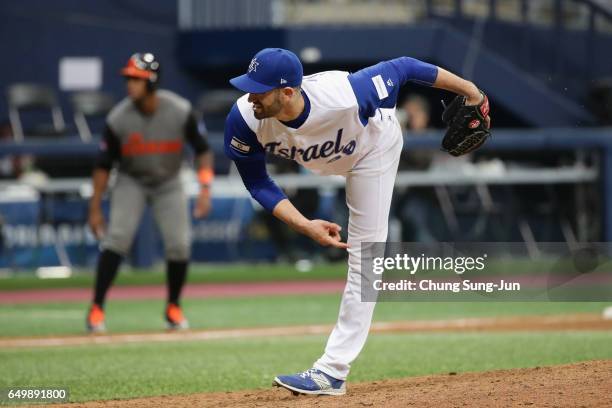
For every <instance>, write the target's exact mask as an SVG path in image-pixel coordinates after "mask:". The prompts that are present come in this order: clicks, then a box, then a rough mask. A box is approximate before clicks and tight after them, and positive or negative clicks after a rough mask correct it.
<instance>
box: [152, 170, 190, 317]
mask: <svg viewBox="0 0 612 408" xmlns="http://www.w3.org/2000/svg"><path fill="white" fill-rule="evenodd" d="M151 200H152V208H153V214H154V216H155V221H156V222H157V225H158V227H159V230H160V232H161V234H162V238H163V241H164V252H165V256H166V275H167V280H166V282H167V286H168V304H167V306H166V321H167V323H168V328H170V329H185V328H187V327H188V322H187V319H185V317H184V316H183V313H182V310H181V307H180V296H181V292H182V289H183V286H184V284H185V280H186V278H187V266H188V262H189V258H190V256H191V219H190V217H189V208H188V201H187V196H186V194H185V192H184V190H183V186H182V183H181V181H180V179H179V178H178V177H176V178H175V179H173V180H170V181H168V182H166V183H164V184H163V185H162V186H160V187H158V188H157V189H155V191H154V192H153V195H152V197H151Z"/></svg>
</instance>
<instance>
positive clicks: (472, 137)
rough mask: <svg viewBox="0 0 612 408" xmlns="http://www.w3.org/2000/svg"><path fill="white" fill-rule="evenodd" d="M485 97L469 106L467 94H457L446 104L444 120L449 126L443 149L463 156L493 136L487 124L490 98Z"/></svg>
mask: <svg viewBox="0 0 612 408" xmlns="http://www.w3.org/2000/svg"><path fill="white" fill-rule="evenodd" d="M481 93H482V96H483V97H484V98H483V100H482V102H481V103H480V104H478V105H471V106H467V105H466V104H465V101H466V97H465V96H456V97H455V99H453V101H452V102H451V103H450V105H448V106H444V113H442V120H443V121H444V123H445V124H446V126H448V130H447V131H446V135H444V139H443V140H442V150H443V151H445V152H448V153H449V154H451V155H453V156H455V157H456V156H461V155H464V154H466V153H470V152H472V151H474V150H476V149H478V148H479V147H480V146H482V144H483V143H484V142H485V141H486V140H487V139H488V138H489V136H491V132H490V131H489V126H488V124H487V116H489V98H487V95H485V94H484V92H482V91H481Z"/></svg>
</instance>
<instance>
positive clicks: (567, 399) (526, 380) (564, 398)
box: [62, 360, 612, 408]
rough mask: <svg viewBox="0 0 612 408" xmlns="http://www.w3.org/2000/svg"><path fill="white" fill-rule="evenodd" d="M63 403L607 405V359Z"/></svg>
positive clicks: (611, 378)
mask: <svg viewBox="0 0 612 408" xmlns="http://www.w3.org/2000/svg"><path fill="white" fill-rule="evenodd" d="M62 406H63V407H77V406H78V407H81V406H83V407H91V408H93V407H118V408H119V407H120V408H123V407H134V408H140V407H189V408H192V407H232V408H234V407H235V408H241V407H274V408H283V407H287V408H289V407H291V408H293V407H296V408H297V407H389V408H396V407H397V408H399V407H526V406H532V407H611V406H612V360H605V361H589V362H582V363H577V364H569V365H563V366H554V367H535V368H526V369H514V370H499V371H489V372H481V373H462V374H455V373H447V374H440V375H431V376H425V377H412V378H402V379H396V380H384V381H374V382H366V383H356V384H350V383H349V387H348V392H347V395H345V396H343V397H317V396H297V397H296V396H293V395H292V394H290V393H289V392H288V391H286V390H284V389H275V388H271V389H269V390H253V391H239V392H215V393H202V394H191V395H178V396H177V395H175V396H160V397H150V398H138V399H132V400H115V401H99V402H88V403H85V404H68V405H62Z"/></svg>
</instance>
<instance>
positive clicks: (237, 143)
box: [230, 136, 251, 153]
mask: <svg viewBox="0 0 612 408" xmlns="http://www.w3.org/2000/svg"><path fill="white" fill-rule="evenodd" d="M230 145H231V146H232V148H233V149H234V150H238V151H239V152H240V153H248V152H249V151H251V146H249V145H248V144H246V143H244V142H243V141H242V140H240V139H238V138H236V137H235V136H234V137H232V141H231V142H230Z"/></svg>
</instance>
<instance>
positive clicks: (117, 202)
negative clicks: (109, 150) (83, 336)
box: [87, 174, 145, 331]
mask: <svg viewBox="0 0 612 408" xmlns="http://www.w3.org/2000/svg"><path fill="white" fill-rule="evenodd" d="M144 206H145V192H144V189H143V187H142V186H141V185H140V184H138V182H137V181H136V180H134V179H132V178H131V177H129V176H127V175H124V174H120V175H119V176H118V177H117V182H116V183H115V186H114V187H113V190H112V192H111V206H110V220H109V223H108V229H107V231H106V235H105V236H104V238H103V240H102V245H101V247H102V252H101V253H100V256H99V258H98V265H97V268H96V279H95V284H94V298H93V305H92V307H91V309H90V312H89V314H88V317H87V326H88V329H89V330H90V331H101V330H104V312H103V310H104V302H105V300H106V294H107V292H108V289H109V288H110V286H111V284H112V283H113V280H114V279H115V276H116V275H117V271H118V270H119V265H120V264H121V260H122V258H123V257H124V256H125V255H126V254H127V253H128V252H129V250H130V247H131V246H132V241H133V240H134V234H135V233H136V229H137V228H138V224H139V223H140V218H141V216H142V211H143V210H144Z"/></svg>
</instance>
